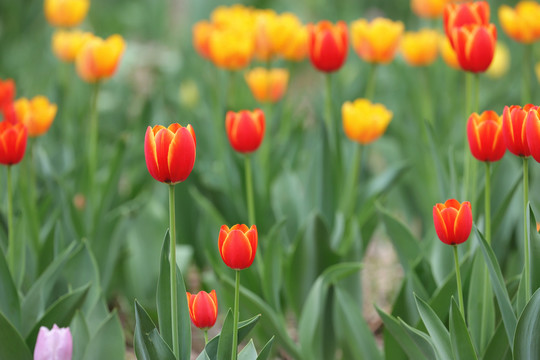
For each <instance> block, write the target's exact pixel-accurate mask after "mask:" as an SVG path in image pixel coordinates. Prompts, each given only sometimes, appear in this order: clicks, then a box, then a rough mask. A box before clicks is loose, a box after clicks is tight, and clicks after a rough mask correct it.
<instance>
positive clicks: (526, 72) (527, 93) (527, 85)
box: [521, 44, 533, 105]
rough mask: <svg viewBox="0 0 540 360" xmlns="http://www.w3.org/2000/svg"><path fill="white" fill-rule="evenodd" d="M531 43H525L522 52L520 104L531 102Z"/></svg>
mask: <svg viewBox="0 0 540 360" xmlns="http://www.w3.org/2000/svg"><path fill="white" fill-rule="evenodd" d="M532 50H533V48H532V44H529V45H525V48H524V50H523V51H524V54H523V69H522V71H521V72H522V74H523V87H522V93H521V102H522V105H526V104H528V103H530V102H531V78H532V76H533V74H532V71H531V70H532V57H533V51H532Z"/></svg>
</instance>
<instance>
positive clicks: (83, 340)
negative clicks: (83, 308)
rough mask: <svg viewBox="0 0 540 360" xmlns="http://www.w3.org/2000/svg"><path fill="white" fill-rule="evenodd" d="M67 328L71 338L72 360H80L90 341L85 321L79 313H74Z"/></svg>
mask: <svg viewBox="0 0 540 360" xmlns="http://www.w3.org/2000/svg"><path fill="white" fill-rule="evenodd" d="M69 328H70V330H71V336H72V337H73V359H82V357H83V355H84V351H85V350H86V344H88V342H89V341H90V330H88V325H87V324H86V320H85V318H84V316H83V315H82V313H81V312H80V311H77V312H76V313H75V316H74V317H73V320H71V325H70V326H69Z"/></svg>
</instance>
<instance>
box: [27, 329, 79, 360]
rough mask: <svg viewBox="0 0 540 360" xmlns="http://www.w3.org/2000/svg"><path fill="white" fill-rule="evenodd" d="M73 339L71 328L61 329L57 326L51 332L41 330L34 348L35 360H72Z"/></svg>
mask: <svg viewBox="0 0 540 360" xmlns="http://www.w3.org/2000/svg"><path fill="white" fill-rule="evenodd" d="M72 352H73V339H72V337H71V332H70V330H69V328H59V327H58V326H57V325H56V324H54V325H53V327H52V329H51V330H49V329H47V328H46V327H45V326H42V327H41V328H40V329H39V333H38V337H37V340H36V347H35V348H34V360H71V354H72Z"/></svg>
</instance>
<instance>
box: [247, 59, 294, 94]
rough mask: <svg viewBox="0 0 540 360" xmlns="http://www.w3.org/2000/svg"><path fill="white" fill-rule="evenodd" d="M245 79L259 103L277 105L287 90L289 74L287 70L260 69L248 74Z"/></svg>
mask: <svg viewBox="0 0 540 360" xmlns="http://www.w3.org/2000/svg"><path fill="white" fill-rule="evenodd" d="M245 78H246V82H247V84H248V86H249V88H250V90H251V92H252V93H253V97H254V98H255V99H256V100H257V101H260V102H270V103H275V102H277V101H279V100H280V99H281V98H282V97H283V95H284V94H285V90H287V82H288V81H289V72H288V71H287V70H286V69H271V70H267V69H265V68H262V67H258V68H255V69H253V70H251V71H249V72H247V73H246V75H245Z"/></svg>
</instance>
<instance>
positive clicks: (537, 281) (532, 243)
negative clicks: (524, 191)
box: [527, 203, 540, 291]
mask: <svg viewBox="0 0 540 360" xmlns="http://www.w3.org/2000/svg"><path fill="white" fill-rule="evenodd" d="M528 208H529V211H528V212H527V224H528V226H529V249H530V254H529V262H530V266H531V289H532V291H534V290H535V289H539V288H540V261H538V259H540V234H539V233H538V230H537V228H536V221H537V220H536V217H535V216H534V212H533V209H532V206H531V203H529V207H528Z"/></svg>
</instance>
